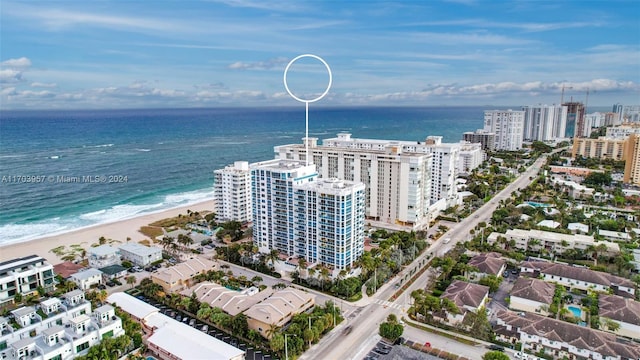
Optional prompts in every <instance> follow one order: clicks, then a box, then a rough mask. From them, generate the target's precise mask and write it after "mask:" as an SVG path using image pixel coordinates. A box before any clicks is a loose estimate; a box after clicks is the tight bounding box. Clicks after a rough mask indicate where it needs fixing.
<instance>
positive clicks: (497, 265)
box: [467, 252, 507, 279]
mask: <svg viewBox="0 0 640 360" xmlns="http://www.w3.org/2000/svg"><path fill="white" fill-rule="evenodd" d="M467 265H469V266H473V267H475V268H477V269H478V271H477V272H472V273H471V274H470V275H469V278H470V279H479V278H483V277H485V276H487V275H495V276H501V275H502V273H503V272H504V270H505V269H506V268H507V262H506V261H505V260H504V259H502V255H500V254H499V253H496V252H490V253H484V254H479V255H476V256H474V257H472V258H471V260H469V263H468V264H467Z"/></svg>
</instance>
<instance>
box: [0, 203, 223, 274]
mask: <svg viewBox="0 0 640 360" xmlns="http://www.w3.org/2000/svg"><path fill="white" fill-rule="evenodd" d="M213 206H214V204H213V200H211V199H208V200H204V201H201V202H197V203H193V204H189V205H183V206H180V207H175V208H171V209H167V210H162V211H158V212H153V213H148V214H141V215H139V216H136V217H132V218H129V219H124V220H119V221H114V222H110V223H106V224H97V225H93V226H89V227H85V228H82V229H76V230H72V231H69V232H65V233H60V234H56V235H51V236H46V237H41V238H37V239H33V240H27V241H23V242H17V243H11V244H6V245H0V262H2V261H7V260H11V259H15V258H20V257H25V256H29V255H39V256H42V257H43V258H45V259H47V261H49V262H50V263H51V264H54V265H55V264H58V263H61V262H63V260H62V259H61V258H60V257H59V256H57V255H56V254H54V253H53V252H51V249H54V248H56V247H59V246H66V247H67V248H68V247H69V246H70V245H74V244H78V245H81V246H82V247H83V248H85V249H87V248H89V247H91V244H94V243H97V242H98V239H99V238H100V237H102V236H104V237H105V238H107V239H113V240H116V241H120V242H122V243H125V242H127V238H131V240H130V242H139V241H141V240H145V239H149V238H148V237H147V236H146V235H144V234H142V233H141V232H140V231H139V230H140V228H141V227H142V226H147V225H149V224H151V223H153V222H155V221H158V220H162V219H167V218H172V217H175V216H178V215H179V214H184V215H186V214H187V210H191V211H194V212H196V211H197V212H202V211H204V210H208V211H213Z"/></svg>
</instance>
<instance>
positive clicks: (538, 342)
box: [493, 310, 640, 360]
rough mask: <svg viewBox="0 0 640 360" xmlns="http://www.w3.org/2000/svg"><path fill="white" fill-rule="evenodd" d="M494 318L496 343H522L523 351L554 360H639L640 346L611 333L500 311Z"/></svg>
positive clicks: (541, 317) (530, 314) (544, 318)
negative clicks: (541, 354)
mask: <svg viewBox="0 0 640 360" xmlns="http://www.w3.org/2000/svg"><path fill="white" fill-rule="evenodd" d="M495 315H496V317H497V323H496V325H495V326H494V327H493V330H494V332H495V334H496V339H497V340H500V341H503V342H506V343H510V344H514V345H515V344H516V343H521V344H522V346H523V351H524V350H526V351H527V352H530V353H538V352H540V351H544V353H545V355H549V356H552V357H553V358H554V359H606V360H612V359H618V360H631V359H633V360H637V359H638V358H639V354H640V344H637V343H634V342H631V341H622V340H620V338H617V337H616V336H615V335H613V334H611V333H607V332H604V331H600V330H595V329H591V328H589V327H586V326H579V325H576V324H572V323H569V322H565V321H560V320H556V319H552V318H548V317H545V316H541V315H536V314H532V313H526V314H524V315H523V314H518V313H516V312H513V311H505V310H498V311H497V312H496V313H495Z"/></svg>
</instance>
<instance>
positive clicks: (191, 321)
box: [136, 295, 277, 360]
mask: <svg viewBox="0 0 640 360" xmlns="http://www.w3.org/2000/svg"><path fill="white" fill-rule="evenodd" d="M136 298H138V299H140V300H142V301H144V302H146V303H148V304H150V305H152V306H155V307H156V308H158V309H160V312H161V313H162V314H164V315H166V316H169V317H171V318H173V319H175V320H176V321H180V322H182V323H184V324H187V325H189V326H192V327H194V328H196V329H198V330H200V331H202V332H205V333H207V334H209V335H210V336H213V337H215V338H216V339H218V340H221V341H224V342H226V343H227V344H229V345H231V346H235V347H237V348H238V349H241V350H243V351H245V352H246V355H245V359H247V360H254V359H255V360H274V359H277V357H275V355H273V354H271V353H264V351H262V350H256V349H254V348H253V347H252V346H251V345H248V344H246V343H244V342H242V341H241V340H239V339H237V338H236V337H233V336H231V335H229V334H227V333H225V332H224V331H222V330H218V329H216V328H214V327H212V326H211V325H208V324H205V323H203V322H202V321H200V320H198V319H195V318H192V317H190V316H187V315H185V314H184V313H183V312H182V311H180V310H177V309H172V308H170V307H168V306H167V305H164V304H161V303H159V302H157V301H154V300H151V299H148V298H146V297H144V296H141V295H139V296H136Z"/></svg>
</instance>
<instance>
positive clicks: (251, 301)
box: [181, 282, 273, 316]
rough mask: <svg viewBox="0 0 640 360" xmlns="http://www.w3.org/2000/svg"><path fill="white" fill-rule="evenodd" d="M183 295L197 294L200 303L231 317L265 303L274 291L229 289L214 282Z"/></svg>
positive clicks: (197, 285) (251, 288)
mask: <svg viewBox="0 0 640 360" xmlns="http://www.w3.org/2000/svg"><path fill="white" fill-rule="evenodd" d="M181 294H182V295H185V296H191V295H192V294H195V296H196V298H197V299H198V301H200V302H201V303H204V302H206V303H208V304H209V305H211V306H212V307H218V308H220V309H222V311H224V312H226V313H227V314H229V315H231V316H236V315H238V314H239V313H241V312H243V311H245V310H247V309H248V308H250V307H251V306H253V305H255V304H257V303H259V302H260V301H263V300H264V299H266V298H268V297H269V296H270V295H271V294H273V290H272V289H271V288H270V287H268V288H266V289H265V290H263V291H260V290H258V288H256V287H250V288H248V289H245V290H242V291H236V290H231V289H228V288H226V287H224V286H221V285H218V284H216V283H212V282H202V283H199V284H196V285H195V286H193V287H191V288H189V289H185V290H183V291H182V292H181Z"/></svg>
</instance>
